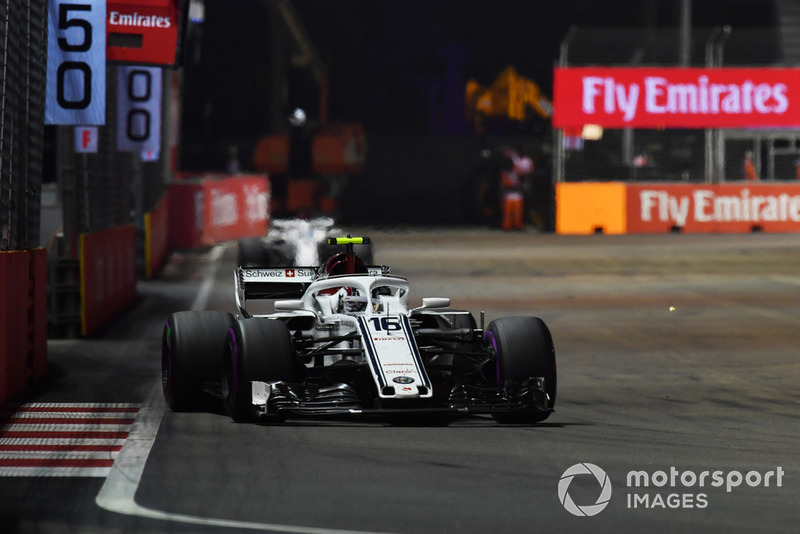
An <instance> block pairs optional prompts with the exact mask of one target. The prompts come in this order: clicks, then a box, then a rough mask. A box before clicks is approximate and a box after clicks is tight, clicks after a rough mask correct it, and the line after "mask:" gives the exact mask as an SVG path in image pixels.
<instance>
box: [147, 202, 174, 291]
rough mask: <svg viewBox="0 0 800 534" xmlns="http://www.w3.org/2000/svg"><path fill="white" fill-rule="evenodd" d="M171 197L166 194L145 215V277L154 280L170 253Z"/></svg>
mask: <svg viewBox="0 0 800 534" xmlns="http://www.w3.org/2000/svg"><path fill="white" fill-rule="evenodd" d="M168 223H169V196H168V195H167V194H164V195H163V196H162V197H161V200H159V201H158V204H156V207H155V208H153V210H152V211H150V212H148V213H145V214H144V271H145V272H144V276H145V278H146V279H148V280H149V279H150V278H152V277H153V276H154V275H155V274H156V273H157V272H158V270H159V269H160V268H161V266H162V265H163V263H164V259H165V258H166V256H167V253H168V252H169V250H168V246H169V233H168V232H169V226H168Z"/></svg>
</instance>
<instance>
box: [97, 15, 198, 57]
mask: <svg viewBox="0 0 800 534" xmlns="http://www.w3.org/2000/svg"><path fill="white" fill-rule="evenodd" d="M187 4H188V0H120V1H111V2H108V4H107V6H106V59H107V60H108V61H117V62H123V63H135V64H143V65H145V64H146V65H164V66H167V65H175V64H176V63H177V62H178V59H179V57H178V51H179V47H180V44H181V41H182V33H183V32H184V26H185V24H186V13H187V11H186V10H187Z"/></svg>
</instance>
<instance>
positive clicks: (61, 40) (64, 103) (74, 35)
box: [45, 0, 106, 125]
mask: <svg viewBox="0 0 800 534" xmlns="http://www.w3.org/2000/svg"><path fill="white" fill-rule="evenodd" d="M48 17H49V25H48V30H49V31H48V39H47V98H46V105H45V124H73V125H81V124H83V125H102V124H105V110H106V1H105V0H50V1H49V12H48Z"/></svg>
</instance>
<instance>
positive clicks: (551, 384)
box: [484, 317, 557, 424]
mask: <svg viewBox="0 0 800 534" xmlns="http://www.w3.org/2000/svg"><path fill="white" fill-rule="evenodd" d="M484 342H486V343H487V344H488V345H489V346H490V347H492V348H493V349H494V352H495V355H496V360H497V362H496V381H497V384H498V387H500V386H501V385H503V384H505V383H506V382H511V383H512V384H513V385H515V386H519V385H520V384H521V383H522V382H523V381H524V380H526V379H528V378H531V377H543V378H544V390H545V393H547V396H548V400H547V406H546V407H547V408H550V409H552V408H553V407H554V406H555V402H556V378H557V376H556V354H555V349H554V347H553V338H552V336H551V335H550V330H549V329H548V328H547V325H545V324H544V321H542V320H541V319H539V318H538V317H503V318H501V319H496V320H494V321H492V322H491V323H489V326H488V328H487V329H486V333H485V334H484ZM549 415H550V412H549V411H545V412H543V411H540V410H538V409H537V408H536V407H535V406H530V407H526V408H524V409H523V410H522V411H518V412H500V413H494V414H492V417H493V418H494V419H495V420H496V421H497V422H499V423H517V424H519V423H538V422H540V421H544V420H545V419H547V418H548V417H549Z"/></svg>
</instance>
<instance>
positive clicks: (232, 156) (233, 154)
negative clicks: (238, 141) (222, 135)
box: [226, 146, 242, 174]
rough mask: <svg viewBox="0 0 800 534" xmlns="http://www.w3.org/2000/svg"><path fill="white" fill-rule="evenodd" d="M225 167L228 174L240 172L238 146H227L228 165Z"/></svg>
mask: <svg viewBox="0 0 800 534" xmlns="http://www.w3.org/2000/svg"><path fill="white" fill-rule="evenodd" d="M226 168H227V171H228V173H229V174H239V173H240V172H242V167H241V165H240V164H239V147H237V146H231V147H229V148H228V165H227V166H226Z"/></svg>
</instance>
